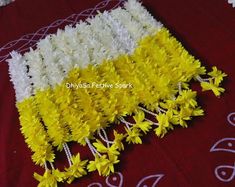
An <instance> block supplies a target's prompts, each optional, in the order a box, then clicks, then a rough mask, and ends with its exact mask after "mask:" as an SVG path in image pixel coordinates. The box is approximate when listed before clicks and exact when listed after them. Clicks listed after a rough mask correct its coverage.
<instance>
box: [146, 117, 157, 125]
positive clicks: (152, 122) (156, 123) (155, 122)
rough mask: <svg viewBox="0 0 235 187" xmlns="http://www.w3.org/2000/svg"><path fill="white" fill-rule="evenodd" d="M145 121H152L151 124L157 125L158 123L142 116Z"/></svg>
mask: <svg viewBox="0 0 235 187" xmlns="http://www.w3.org/2000/svg"><path fill="white" fill-rule="evenodd" d="M144 119H145V120H146V121H148V122H150V123H152V124H153V125H156V126H159V124H158V123H156V122H153V121H151V120H149V119H147V118H144Z"/></svg>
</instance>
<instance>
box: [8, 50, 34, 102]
mask: <svg viewBox="0 0 235 187" xmlns="http://www.w3.org/2000/svg"><path fill="white" fill-rule="evenodd" d="M10 54H11V59H8V60H7V62H8V65H9V74H10V78H11V81H12V83H13V85H14V89H15V93H16V101H17V102H20V101H22V100H24V99H25V98H28V97H30V96H31V95H32V87H31V83H30V80H29V77H28V75H27V66H26V64H25V60H24V58H23V57H22V55H21V54H19V53H17V52H15V51H13V52H11V53H10Z"/></svg>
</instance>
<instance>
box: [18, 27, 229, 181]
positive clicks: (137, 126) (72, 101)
mask: <svg viewBox="0 0 235 187" xmlns="http://www.w3.org/2000/svg"><path fill="white" fill-rule="evenodd" d="M201 75H206V70H205V68H204V67H203V66H201V63H200V61H199V60H195V59H194V57H193V56H191V55H190V54H189V53H188V52H187V51H186V50H185V49H184V48H183V47H182V45H181V44H180V43H179V42H178V41H177V40H176V39H175V38H174V37H172V36H171V35H170V34H169V31H168V30H167V29H166V28H162V29H161V30H160V31H158V32H157V33H156V34H155V35H152V36H147V37H145V38H143V39H142V40H141V41H140V42H139V44H138V47H137V48H136V50H135V51H134V53H133V54H131V55H121V56H119V57H118V58H116V59H112V60H105V61H104V62H103V63H101V64H100V65H97V66H92V65H90V66H88V67H86V68H84V69H79V68H74V69H72V70H71V71H70V72H69V74H68V76H67V77H66V78H65V80H64V81H63V83H62V84H60V85H57V86H55V87H54V88H48V89H47V90H43V91H38V92H36V94H35V96H32V97H31V98H29V99H27V100H25V101H23V102H22V103H18V109H19V112H20V120H21V125H22V133H23V134H24V136H25V138H26V142H27V143H28V145H29V147H30V148H31V149H32V151H33V152H34V155H33V160H34V161H35V162H36V163H38V164H40V165H42V164H43V163H45V162H53V160H54V154H53V151H52V146H54V147H57V149H58V150H62V148H63V145H64V144H65V143H66V142H69V141H75V142H78V143H79V144H81V145H87V146H88V147H89V148H90V150H91V152H92V153H93V155H94V160H90V161H88V160H85V161H81V160H80V155H79V154H78V155H77V156H76V157H72V158H70V160H71V162H72V165H71V166H70V167H69V168H67V169H65V172H60V171H58V170H55V169H52V170H48V169H47V170H46V172H45V174H44V175H43V176H39V175H38V174H35V178H36V179H37V180H39V181H40V185H39V186H56V185H57V184H56V181H57V182H61V181H67V182H68V183H71V182H72V181H73V180H74V178H78V177H81V176H83V175H86V174H87V170H88V171H89V172H92V171H95V170H97V171H98V172H99V174H100V175H103V176H107V175H109V174H110V172H114V164H117V163H118V162H119V160H118V156H119V155H120V151H122V150H123V149H124V145H123V139H125V140H126V142H128V143H134V144H141V143H142V139H141V136H143V135H144V134H146V133H147V132H148V131H150V130H151V129H152V128H154V131H155V133H156V135H157V136H158V137H163V136H164V135H165V134H166V133H167V132H168V131H169V130H171V129H173V128H174V126H176V125H180V126H182V127H187V122H186V121H188V120H191V119H192V117H193V116H200V115H203V110H202V109H201V108H200V107H199V106H198V104H197V101H196V92H195V91H192V90H191V89H190V88H189V81H191V80H192V79H195V80H199V81H200V82H201V86H202V88H203V90H212V91H213V92H214V93H215V95H216V96H219V95H220V93H221V92H223V91H224V89H223V88H220V87H219V86H220V84H221V81H222V80H223V77H225V76H226V74H224V73H222V72H221V71H219V70H217V68H216V67H213V71H212V72H210V73H208V75H209V76H210V77H211V78H209V79H203V78H201ZM94 82H96V83H100V84H105V83H109V84H112V85H115V84H130V85H131V88H126V89H120V88H119V87H112V88H110V87H104V88H102V89H101V88H99V87H96V86H93V87H87V88H80V89H76V88H71V89H68V88H67V87H66V83H73V84H84V83H86V84H90V85H92V83H94ZM145 113H149V114H150V115H152V116H154V117H155V119H156V122H154V121H151V120H149V119H147V117H146V115H145ZM127 115H133V119H134V121H135V122H134V123H131V122H128V121H126V120H125V119H124V117H125V116H127ZM120 122H121V123H123V124H124V125H125V128H124V129H125V133H124V134H121V133H118V132H117V131H115V130H114V140H113V141H109V140H108V137H107V136H105V137H103V136H102V135H100V133H97V132H99V131H100V129H105V128H107V127H109V125H110V124H113V123H116V124H117V123H120ZM97 135H100V137H101V139H102V141H101V140H99V139H98V138H97ZM94 140H95V141H94ZM90 141H94V142H93V143H90ZM104 143H106V144H107V145H105V144H104Z"/></svg>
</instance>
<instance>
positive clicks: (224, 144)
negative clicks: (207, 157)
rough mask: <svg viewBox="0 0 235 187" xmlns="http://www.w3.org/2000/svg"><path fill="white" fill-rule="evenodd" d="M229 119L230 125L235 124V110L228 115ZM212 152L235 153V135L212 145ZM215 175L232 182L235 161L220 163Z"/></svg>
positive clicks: (234, 174)
mask: <svg viewBox="0 0 235 187" xmlns="http://www.w3.org/2000/svg"><path fill="white" fill-rule="evenodd" d="M227 121H228V123H229V125H232V126H235V112H231V113H230V114H229V115H228V116H227ZM210 152H227V153H230V154H231V153H232V154H234V153H235V137H225V138H222V139H220V140H218V141H217V142H215V143H214V145H213V146H212V147H211V149H210ZM214 173H215V176H216V178H217V179H219V180H220V181H222V182H226V183H228V182H231V181H234V179H235V161H234V163H232V164H229V165H228V164H223V165H219V166H217V167H216V168H215V170H214Z"/></svg>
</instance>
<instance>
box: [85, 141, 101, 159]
mask: <svg viewBox="0 0 235 187" xmlns="http://www.w3.org/2000/svg"><path fill="white" fill-rule="evenodd" d="M85 141H86V143H87V145H88V147H89V149H90V151H91V153H92V154H93V156H95V155H96V154H98V155H99V156H101V154H100V153H99V152H98V151H97V150H96V149H95V148H94V147H93V145H92V144H91V142H90V140H89V139H88V138H85Z"/></svg>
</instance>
